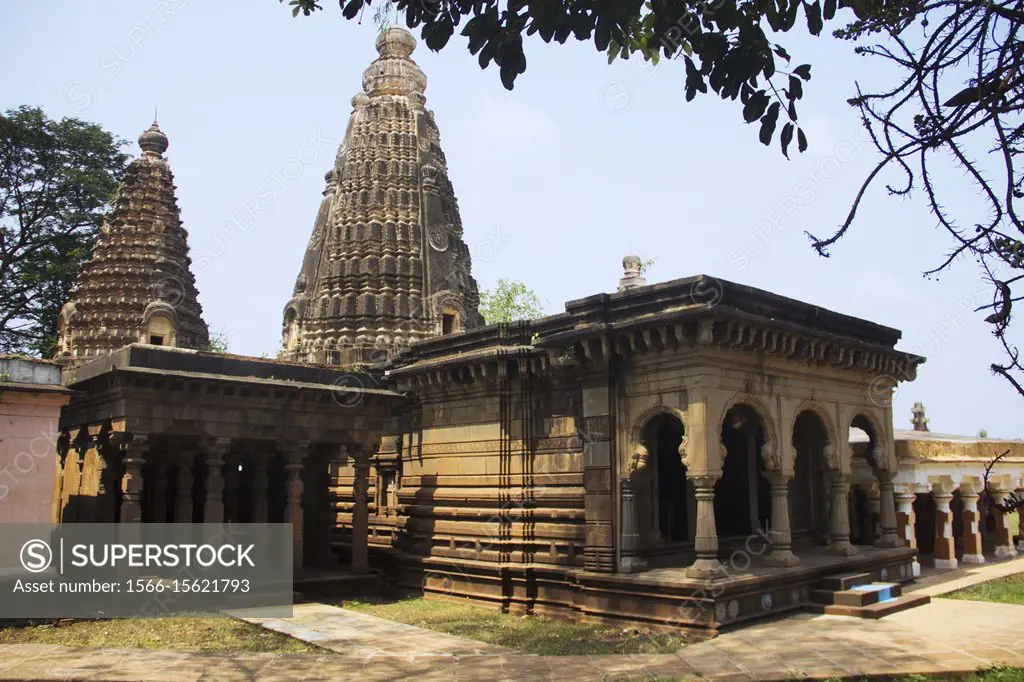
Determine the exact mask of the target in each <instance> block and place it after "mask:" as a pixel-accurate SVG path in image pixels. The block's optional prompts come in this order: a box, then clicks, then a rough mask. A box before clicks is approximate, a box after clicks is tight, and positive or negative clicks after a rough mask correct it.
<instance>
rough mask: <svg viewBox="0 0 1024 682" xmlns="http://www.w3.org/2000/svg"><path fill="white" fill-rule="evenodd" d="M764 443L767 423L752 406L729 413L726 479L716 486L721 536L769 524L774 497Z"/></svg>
mask: <svg viewBox="0 0 1024 682" xmlns="http://www.w3.org/2000/svg"><path fill="white" fill-rule="evenodd" d="M764 443H765V429H764V424H763V423H762V421H761V418H760V417H759V416H758V415H757V413H756V412H755V411H754V410H753V409H752V408H751V407H749V406H747V405H743V404H740V405H736V406H735V407H733V408H732V409H730V410H729V412H728V413H726V415H725V420H724V422H723V424H722V444H723V445H725V450H726V454H725V462H724V463H723V467H722V478H721V479H720V480H719V481H718V484H717V485H716V486H715V522H716V524H717V529H718V536H719V537H720V538H729V537H741V536H748V535H750V534H752V533H753V532H754V531H755V530H756V529H758V528H765V527H766V526H767V523H768V518H769V516H770V515H771V498H770V495H769V486H768V481H767V480H766V479H765V477H764V476H763V472H764V461H763V460H762V459H761V447H762V446H763V445H764Z"/></svg>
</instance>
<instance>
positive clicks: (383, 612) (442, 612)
mask: <svg viewBox="0 0 1024 682" xmlns="http://www.w3.org/2000/svg"><path fill="white" fill-rule="evenodd" d="M339 606H342V607H344V608H346V609H352V610H353V611H359V612H361V613H368V614H370V615H373V616H378V617H380V618H387V619H388V620H394V621H398V622H400V623H407V624H409V625H416V626H419V627H422V628H426V629H428V630H435V631H437V632H444V633H447V634H450V635H460V636H462V637H468V638H470V639H475V640H478V641H481V642H487V643H488V644H498V645H500V646H504V647H508V648H510V649H517V650H519V651H523V652H526V653H531V654H540V655H545V656H568V655H577V654H662V653H672V652H674V651H678V650H679V649H681V648H682V647H684V646H686V645H687V644H692V643H694V642H697V641H700V637H699V635H690V634H687V633H685V632H673V633H663V632H653V631H648V630H646V629H644V628H632V627H631V628H621V627H607V626H598V625H583V624H580V623H574V622H569V621H563V620H555V619H552V618H544V617H542V616H515V615H510V614H503V613H499V612H498V611H496V610H492V609H486V608H482V607H480V606H474V605H471V604H466V603H461V602H449V601H438V600H425V599H423V598H420V597H417V598H409V599H400V600H398V601H391V602H370V601H358V600H353V601H345V602H343V603H340V604H339Z"/></svg>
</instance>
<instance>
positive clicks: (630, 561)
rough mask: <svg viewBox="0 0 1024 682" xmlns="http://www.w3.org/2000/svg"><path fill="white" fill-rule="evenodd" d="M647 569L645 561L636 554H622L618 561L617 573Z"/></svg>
mask: <svg viewBox="0 0 1024 682" xmlns="http://www.w3.org/2000/svg"><path fill="white" fill-rule="evenodd" d="M646 570H647V561H646V560H645V559H643V558H641V557H638V556H624V557H622V559H621V560H620V561H619V573H640V572H642V571H646Z"/></svg>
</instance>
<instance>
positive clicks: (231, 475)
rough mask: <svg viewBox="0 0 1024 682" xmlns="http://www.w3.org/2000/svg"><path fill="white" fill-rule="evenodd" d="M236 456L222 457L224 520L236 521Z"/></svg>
mask: <svg viewBox="0 0 1024 682" xmlns="http://www.w3.org/2000/svg"><path fill="white" fill-rule="evenodd" d="M238 460H239V458H238V457H225V458H224V520H225V521H231V522H237V521H238Z"/></svg>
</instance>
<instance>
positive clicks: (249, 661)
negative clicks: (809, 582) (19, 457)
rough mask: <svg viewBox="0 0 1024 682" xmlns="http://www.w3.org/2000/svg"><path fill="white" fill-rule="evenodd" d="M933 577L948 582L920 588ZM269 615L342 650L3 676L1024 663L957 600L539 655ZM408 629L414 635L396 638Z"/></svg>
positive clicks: (533, 673) (61, 655)
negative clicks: (648, 648) (679, 642)
mask: <svg viewBox="0 0 1024 682" xmlns="http://www.w3.org/2000/svg"><path fill="white" fill-rule="evenodd" d="M1010 567H1012V568H1013V570H1009V568H1010ZM1021 570H1024V559H1018V560H1016V561H1015V562H1012V563H999V564H993V565H990V566H982V567H980V568H973V567H972V568H971V569H970V576H969V577H970V578H971V579H972V580H973V579H974V578H975V577H978V578H979V580H980V579H990V578H992V577H998V576H999V575H1005V574H1009V573H1013V572H1017V571H1021ZM965 575H966V574H965ZM952 577H953V582H954V584H956V585H957V586H962V583H960V582H957V581H961V580H962V579H963V578H964V575H960V574H953V575H952ZM948 582H949V581H947V583H948ZM932 587H935V588H936V589H939V588H938V587H937V585H931V586H929V585H924V586H923V587H922V589H931V588H932ZM336 618H337V619H342V620H335V619H336ZM378 621H380V622H378ZM342 623H344V624H342ZM267 624H268V625H270V626H271V627H273V628H274V629H279V630H280V631H282V632H284V631H289V630H290V631H291V632H290V634H295V635H300V634H301V635H303V636H304V637H309V638H310V641H314V642H315V643H317V644H320V645H325V644H328V645H329V646H330V648H332V649H335V650H337V651H339V652H340V653H338V654H334V653H325V654H323V655H312V654H287V655H285V654H197V653H175V652H170V651H146V650H132V649H84V648H71V647H59V646H50V645H41V644H18V645H7V646H0V678H3V679H47V680H49V679H104V680H210V679H213V680H221V679H223V680H236V679H237V680H244V679H254V678H259V679H265V680H293V679H305V680H313V679H358V680H365V681H367V682H376V681H383V680H403V679H408V678H412V677H415V678H417V679H422V680H463V679H464V680H481V681H488V680H556V679H557V680H563V679H573V680H581V681H582V680H619V679H621V680H643V679H653V678H662V679H665V678H668V679H673V678H674V679H713V680H720V679H726V680H749V679H758V680H783V679H794V678H829V677H843V676H858V677H859V676H865V675H898V674H910V673H921V674H929V673H932V674H934V673H950V672H965V671H971V670H975V669H978V668H985V667H990V666H992V665H997V664H1002V665H1013V666H1019V667H1024V607H1021V606H1012V605H1009V604H988V603H984V602H969V601H960V600H947V599H936V600H934V601H933V602H932V603H931V604H927V605H925V606H920V607H917V608H914V609H910V610H908V611H904V612H902V613H897V614H894V615H892V616H888V617H887V618H884V619H882V620H878V621H870V620H869V621H865V620H860V619H855V618H846V617H842V616H816V615H811V614H796V615H794V616H790V617H788V618H783V619H780V620H775V621H770V622H764V623H761V624H758V625H754V626H751V627H746V628H743V629H740V630H737V631H734V632H729V633H726V634H724V635H722V636H720V637H717V638H715V639H712V640H709V641H707V642H703V643H701V644H696V645H693V646H690V647H687V648H685V649H683V650H681V651H679V652H678V653H676V654H658V655H635V656H531V655H528V654H522V653H517V652H508V651H504V650H501V649H500V647H490V646H488V645H484V644H477V643H475V642H470V643H468V644H467V642H469V640H465V639H462V638H459V637H449V636H447V635H441V634H438V633H426V632H425V631H423V630H420V629H419V628H413V627H411V626H404V625H399V624H395V623H390V622H389V621H381V619H378V618H374V617H372V616H365V615H362V614H351V613H350V612H347V611H346V612H343V614H341V615H338V614H336V613H335V612H334V611H333V610H332V607H325V606H323V605H306V607H297V608H296V617H295V618H292V619H288V620H287V621H276V622H273V621H269V622H268V623H267ZM400 637H402V638H406V639H407V640H409V641H410V642H411V644H409V645H405V644H402V643H400V642H396V641H394V640H396V639H398V638H400ZM317 638H319V639H317Z"/></svg>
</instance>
